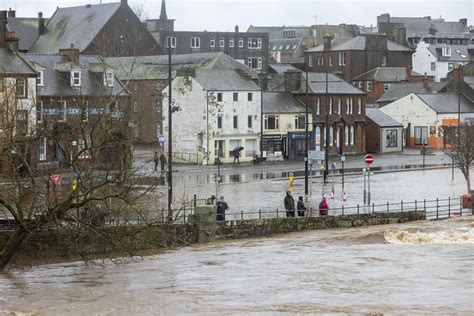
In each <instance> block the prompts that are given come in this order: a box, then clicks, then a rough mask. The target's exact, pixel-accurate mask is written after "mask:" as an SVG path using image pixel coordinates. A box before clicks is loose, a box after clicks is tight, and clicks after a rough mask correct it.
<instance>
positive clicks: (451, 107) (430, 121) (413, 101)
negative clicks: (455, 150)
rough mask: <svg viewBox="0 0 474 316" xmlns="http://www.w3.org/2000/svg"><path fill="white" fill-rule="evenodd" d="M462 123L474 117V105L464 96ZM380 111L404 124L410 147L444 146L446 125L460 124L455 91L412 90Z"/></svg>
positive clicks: (461, 110)
mask: <svg viewBox="0 0 474 316" xmlns="http://www.w3.org/2000/svg"><path fill="white" fill-rule="evenodd" d="M460 101H461V102H460V114H461V123H462V122H464V121H465V120H466V119H470V118H474V104H473V103H472V102H471V101H470V100H469V99H467V98H466V97H464V96H461V98H460ZM380 111H382V112H383V113H385V114H387V115H389V116H390V117H392V118H393V119H395V120H396V121H398V122H400V123H402V125H403V127H404V129H405V135H404V136H405V137H406V139H407V145H408V146H421V145H423V143H425V144H426V145H428V147H431V148H443V147H444V138H443V136H444V134H443V126H452V125H457V124H458V95H457V94H455V93H426V94H423V93H417V94H415V93H410V94H409V95H407V96H405V97H403V98H401V99H399V100H397V101H395V102H392V103H389V104H387V105H385V106H384V107H381V108H380Z"/></svg>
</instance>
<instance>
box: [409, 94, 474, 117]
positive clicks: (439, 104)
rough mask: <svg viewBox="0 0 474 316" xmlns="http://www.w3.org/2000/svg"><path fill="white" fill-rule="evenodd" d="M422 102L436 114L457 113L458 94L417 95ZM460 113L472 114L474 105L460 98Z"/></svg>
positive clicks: (462, 97)
mask: <svg viewBox="0 0 474 316" xmlns="http://www.w3.org/2000/svg"><path fill="white" fill-rule="evenodd" d="M416 96H417V97H419V98H420V99H421V100H422V101H423V102H425V103H426V105H428V106H429V107H430V108H432V109H433V110H435V111H436V112H437V113H458V98H459V96H458V94H457V93H431V94H422V93H417V94H416ZM460 101H461V102H460V109H461V113H474V104H473V103H472V102H470V101H469V100H468V99H467V98H466V97H464V96H462V95H461V98H460Z"/></svg>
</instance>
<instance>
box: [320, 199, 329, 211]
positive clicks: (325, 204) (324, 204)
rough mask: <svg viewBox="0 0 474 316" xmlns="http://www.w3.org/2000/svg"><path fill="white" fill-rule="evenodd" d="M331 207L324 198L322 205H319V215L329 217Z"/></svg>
mask: <svg viewBox="0 0 474 316" xmlns="http://www.w3.org/2000/svg"><path fill="white" fill-rule="evenodd" d="M328 210H329V205H328V202H327V201H326V198H325V197H323V199H322V200H321V203H319V215H328Z"/></svg>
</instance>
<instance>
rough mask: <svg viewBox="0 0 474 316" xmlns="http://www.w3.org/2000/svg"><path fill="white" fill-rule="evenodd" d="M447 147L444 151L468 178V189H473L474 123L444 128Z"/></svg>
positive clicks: (465, 177)
mask: <svg viewBox="0 0 474 316" xmlns="http://www.w3.org/2000/svg"><path fill="white" fill-rule="evenodd" d="M444 134H445V140H446V142H445V143H446V148H445V149H444V152H445V153H446V155H447V156H448V157H450V158H451V159H452V161H453V163H454V165H455V166H456V168H458V169H459V170H461V172H462V174H463V175H464V179H466V185H467V191H468V192H470V191H471V178H470V173H469V168H470V166H471V164H472V163H473V161H474V125H471V124H467V123H464V124H461V125H460V126H447V127H445V128H444Z"/></svg>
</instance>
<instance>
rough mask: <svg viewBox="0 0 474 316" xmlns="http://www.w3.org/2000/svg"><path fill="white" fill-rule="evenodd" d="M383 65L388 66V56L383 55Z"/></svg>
mask: <svg viewBox="0 0 474 316" xmlns="http://www.w3.org/2000/svg"><path fill="white" fill-rule="evenodd" d="M380 64H381V65H382V66H383V67H385V66H387V56H386V55H383V56H382V62H381V63H380Z"/></svg>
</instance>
